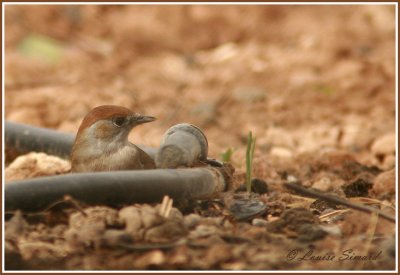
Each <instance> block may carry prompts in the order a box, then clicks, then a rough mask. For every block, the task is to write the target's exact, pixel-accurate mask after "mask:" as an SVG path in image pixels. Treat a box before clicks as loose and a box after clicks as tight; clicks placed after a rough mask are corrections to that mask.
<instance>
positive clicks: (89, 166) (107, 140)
mask: <svg viewBox="0 0 400 275" xmlns="http://www.w3.org/2000/svg"><path fill="white" fill-rule="evenodd" d="M155 119H156V118H154V117H152V116H143V115H140V114H137V113H134V112H132V111H131V110H129V109H127V108H124V107H120V106H114V105H103V106H99V107H96V108H94V109H93V110H91V111H90V112H89V113H88V114H87V115H86V116H85V118H84V119H83V121H82V123H81V126H80V127H79V130H78V133H77V135H76V138H75V142H74V145H73V147H72V153H71V171H72V172H93V171H113V170H137V169H154V168H155V164H154V161H153V159H152V158H151V157H150V156H149V155H147V154H146V153H145V152H144V151H143V150H141V149H140V148H139V147H137V146H136V145H134V144H132V143H130V142H129V141H128V135H129V132H130V131H131V130H132V128H134V127H135V126H137V125H139V124H142V123H147V122H151V121H154V120H155Z"/></svg>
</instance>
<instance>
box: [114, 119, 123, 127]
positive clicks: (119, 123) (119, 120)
mask: <svg viewBox="0 0 400 275" xmlns="http://www.w3.org/2000/svg"><path fill="white" fill-rule="evenodd" d="M124 122H125V118H124V117H116V118H114V119H113V124H114V125H115V126H117V127H121V126H122V125H123V124H124Z"/></svg>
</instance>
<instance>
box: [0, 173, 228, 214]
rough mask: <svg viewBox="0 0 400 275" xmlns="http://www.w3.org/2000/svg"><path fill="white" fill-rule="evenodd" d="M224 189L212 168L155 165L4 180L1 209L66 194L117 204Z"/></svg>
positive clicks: (203, 195) (39, 205)
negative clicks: (169, 167)
mask: <svg viewBox="0 0 400 275" xmlns="http://www.w3.org/2000/svg"><path fill="white" fill-rule="evenodd" d="M225 189H226V183H225V180H224V177H223V175H222V174H221V173H220V172H219V171H218V170H217V169H215V168H190V169H155V170H141V171H113V172H98V173H76V174H67V175H61V176H51V177H42V178H35V179H30V180H21V181H13V182H10V183H6V184H5V191H4V192H5V194H4V197H5V210H6V211H14V210H17V209H19V210H22V211H26V212H35V211H40V210H43V209H45V208H46V207H48V206H50V205H51V204H53V203H55V202H58V201H61V200H62V199H63V198H64V196H65V195H69V196H71V197H72V198H74V199H77V200H78V201H82V202H84V203H87V204H90V205H96V204H102V205H110V206H117V205H123V204H132V203H154V202H161V199H162V198H163V196H164V195H168V196H170V197H171V198H173V199H175V200H179V199H208V198H213V197H214V196H215V195H216V194H217V193H219V192H223V191H224V190H225Z"/></svg>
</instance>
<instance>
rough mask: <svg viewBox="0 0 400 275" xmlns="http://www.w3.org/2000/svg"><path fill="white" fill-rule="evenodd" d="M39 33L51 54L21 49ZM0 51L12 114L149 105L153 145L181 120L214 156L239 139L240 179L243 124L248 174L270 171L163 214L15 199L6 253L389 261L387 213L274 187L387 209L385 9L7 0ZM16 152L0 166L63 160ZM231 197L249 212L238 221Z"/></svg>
mask: <svg viewBox="0 0 400 275" xmlns="http://www.w3.org/2000/svg"><path fill="white" fill-rule="evenodd" d="M38 35H40V36H38ZM38 37H39V39H42V40H43V37H50V38H52V39H54V40H55V41H53V42H46V43H50V44H51V45H52V47H55V48H56V50H55V51H56V54H55V55H54V54H53V55H52V58H50V59H49V58H48V56H50V54H49V51H51V50H48V49H47V50H45V49H43V48H44V47H46V46H39V47H38V48H34V49H33V50H32V48H33V46H32V42H31V44H29V41H32V38H34V39H37V38H38ZM29 39H31V40H29ZM27 41H28V42H27ZM46 45H47V44H46ZM5 54H6V58H5V118H6V119H7V120H10V121H15V122H21V123H26V124H31V125H35V126H41V127H48V128H53V129H57V130H59V131H64V132H70V133H76V131H77V129H78V127H79V124H80V122H81V120H82V118H83V117H84V115H85V114H86V113H87V112H88V111H89V110H90V109H92V108H93V107H95V106H98V105H103V104H114V105H121V106H125V107H128V108H131V109H133V110H135V111H137V112H140V113H143V114H147V115H152V116H155V117H157V118H158V120H157V121H155V122H153V123H150V124H146V125H142V126H140V127H138V128H137V129H135V130H134V131H133V132H132V133H131V135H130V140H131V141H132V142H135V143H139V144H145V145H148V146H153V147H157V146H158V145H159V143H160V140H161V137H162V135H163V133H164V132H165V131H166V130H167V129H168V128H169V127H171V126H172V125H174V124H177V123H182V122H188V123H192V124H195V125H197V126H199V127H200V128H202V129H203V130H204V133H205V134H206V136H207V138H208V142H209V155H210V156H211V157H213V158H216V159H221V154H222V153H224V152H226V151H227V150H228V149H229V148H232V149H233V150H234V152H233V155H232V159H231V163H232V165H233V166H234V167H235V169H236V172H235V175H234V188H235V189H236V188H237V187H239V186H240V185H241V184H242V183H243V182H244V178H245V177H244V175H245V152H246V144H247V134H248V131H250V130H251V131H252V132H253V134H254V135H255V136H256V137H257V143H256V149H255V157H254V173H253V176H254V177H255V178H258V179H260V180H259V181H261V180H264V181H265V182H266V183H267V188H266V187H265V186H264V187H263V188H262V190H265V191H266V193H265V194H262V195H254V197H249V198H247V197H246V196H247V195H246V194H244V193H243V192H242V193H240V192H239V193H237V194H233V193H232V191H231V192H227V193H225V194H222V195H221V196H220V198H217V199H216V200H215V201H207V202H198V203H197V204H196V205H194V206H193V207H192V209H191V211H188V210H187V209H185V210H184V209H180V210H181V211H179V210H178V209H176V208H173V209H172V211H171V213H170V215H166V216H163V215H161V214H160V213H159V208H157V207H159V206H155V205H152V206H148V205H133V206H126V207H125V208H122V209H113V208H108V207H105V206H98V207H84V208H83V209H80V208H79V207H77V205H79V202H75V203H74V204H73V205H74V207H72V208H71V207H68V208H65V209H57V210H55V209H52V210H49V211H47V212H43V213H40V214H38V215H33V216H32V215H21V213H18V214H15V215H13V217H12V218H11V219H9V217H7V221H6V224H5V240H6V242H5V252H6V268H8V269H21V268H22V269H83V270H86V269H255V270H258V269H281V270H282V269H285V270H293V269H321V270H326V269H336V270H337V269H351V270H353V269H379V270H382V269H384V270H390V269H394V268H395V259H396V251H395V248H394V247H395V244H394V240H395V239H394V236H395V225H394V223H391V222H389V221H387V220H384V219H381V218H379V220H378V221H376V219H375V216H374V215H370V214H366V213H361V212H359V211H355V210H350V209H348V208H346V207H342V206H338V205H330V204H327V203H323V202H322V203H321V201H319V200H316V199H310V198H306V197H302V196H300V195H296V194H294V193H293V192H290V191H289V190H287V189H285V188H284V187H283V186H282V182H284V181H292V180H295V181H298V182H301V183H302V185H303V186H305V187H310V188H314V189H318V190H320V191H323V192H330V193H334V194H336V195H339V196H342V197H348V199H349V200H352V201H356V202H358V203H363V204H368V205H372V206H373V207H377V208H380V209H381V210H382V211H385V212H387V213H388V214H391V215H394V214H395V212H394V208H395V207H396V201H395V184H396V179H395V176H394V175H395V169H396V168H395V167H396V163H395V161H396V159H395V137H396V132H395V122H396V120H395V115H396V106H395V77H396V76H395V9H394V7H393V6H387V5H386V6H384V5H381V6H376V5H363V6H361V5H359V6H348V5H346V6H279V5H275V6H201V5H197V6H135V5H132V6H112V5H110V6H98V5H90V6H85V5H83V6H43V5H40V6H24V5H18V6H17V5H16V6H10V5H7V6H6V7H5ZM26 157H27V158H28V160H27V159H25V160H24V159H22V160H21V159H19V160H18V161H19V163H20V164H19V165H20V166H18V163H17V164H16V163H15V162H17V160H15V162H14V163H12V164H11V165H10V166H9V167H8V168H6V173H8V176H7V177H8V179H9V180H12V179H21V178H30V177H37V176H43V175H49V174H60V173H64V172H65V171H67V170H68V167H67V166H68V164H66V163H65V162H63V161H61V160H54V159H52V158H49V157H47V156H43V155H32V154H31V155H28V156H26ZM49 163H50V164H49ZM53 163H57V165H56V166H54V165H53ZM39 164H40V165H39ZM7 169H8V170H7ZM52 169H53V170H52ZM21 171H22V172H21ZM9 184H12V182H10V183H9ZM240 196H245V197H246V198H241V197H240ZM249 201H250V202H251V203H249ZM238 205H239V206H238ZM249 205H250V206H251V207H250V206H249ZM258 205H262V206H263V207H264V206H266V208H265V207H264V208H262V209H261V208H257V207H258ZM174 206H175V205H174ZM247 207H248V208H247ZM178 208H179V207H178ZM234 209H244V210H246V209H251V210H252V211H254V213H256V214H255V215H256V216H251V219H249V220H244V221H238V220H237V219H235V213H234V212H235V211H234ZM265 209H266V210H265ZM82 211H83V212H82ZM181 212H183V214H182V213H181ZM83 213H84V214H83ZM133 220H134V221H136V222H132V221H133ZM131 223H132V224H131ZM356 256H357V257H356ZM358 256H366V257H364V258H362V259H361V258H360V257H358ZM317 257H319V258H317Z"/></svg>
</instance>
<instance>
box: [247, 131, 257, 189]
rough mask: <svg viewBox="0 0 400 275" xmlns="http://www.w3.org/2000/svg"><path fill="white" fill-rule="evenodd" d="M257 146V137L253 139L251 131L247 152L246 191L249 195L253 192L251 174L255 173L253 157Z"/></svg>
mask: <svg viewBox="0 0 400 275" xmlns="http://www.w3.org/2000/svg"><path fill="white" fill-rule="evenodd" d="M255 146H256V137H254V138H253V133H252V132H251V131H249V137H248V139H247V150H246V190H247V192H248V193H250V192H251V173H252V171H253V156H254V148H255Z"/></svg>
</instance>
